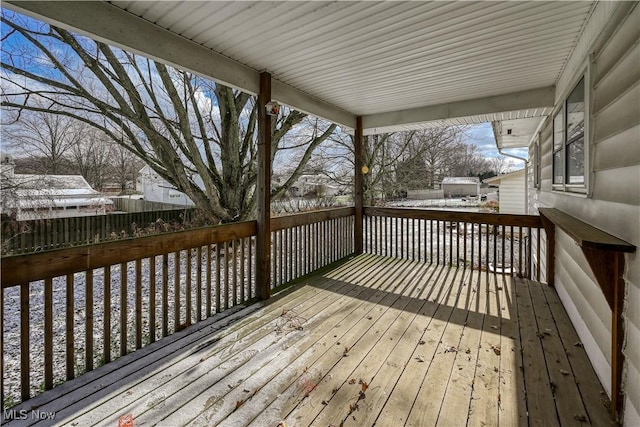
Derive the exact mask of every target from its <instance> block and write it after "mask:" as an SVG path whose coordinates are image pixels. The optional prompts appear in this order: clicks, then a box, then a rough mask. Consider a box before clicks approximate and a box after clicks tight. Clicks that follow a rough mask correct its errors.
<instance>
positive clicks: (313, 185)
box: [272, 174, 344, 197]
mask: <svg viewBox="0 0 640 427" xmlns="http://www.w3.org/2000/svg"><path fill="white" fill-rule="evenodd" d="M285 180H286V179H285V177H283V176H280V175H274V176H273V177H272V182H273V184H274V185H281V184H283V183H284V181H285ZM287 192H288V194H289V195H290V196H291V197H306V196H313V197H326V196H336V195H338V194H341V193H342V192H344V189H342V188H340V187H339V186H338V185H337V184H336V183H335V182H334V181H332V180H331V179H330V178H329V177H327V176H325V175H322V174H302V175H300V176H299V177H298V179H296V180H295V181H294V183H293V184H292V185H291V187H289V189H288V190H287Z"/></svg>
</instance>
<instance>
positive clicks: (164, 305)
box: [162, 254, 169, 337]
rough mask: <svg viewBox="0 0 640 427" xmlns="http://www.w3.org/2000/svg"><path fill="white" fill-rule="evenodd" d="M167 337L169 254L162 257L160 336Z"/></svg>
mask: <svg viewBox="0 0 640 427" xmlns="http://www.w3.org/2000/svg"><path fill="white" fill-rule="evenodd" d="M168 335H169V254H163V255H162V336H163V337H166V336H168Z"/></svg>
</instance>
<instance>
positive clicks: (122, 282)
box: [120, 262, 128, 356]
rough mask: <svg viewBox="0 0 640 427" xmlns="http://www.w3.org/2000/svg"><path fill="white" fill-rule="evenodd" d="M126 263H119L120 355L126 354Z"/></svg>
mask: <svg viewBox="0 0 640 427" xmlns="http://www.w3.org/2000/svg"><path fill="white" fill-rule="evenodd" d="M127 279H128V274H127V263H126V262H123V263H121V264H120V356H124V355H125V354H127Z"/></svg>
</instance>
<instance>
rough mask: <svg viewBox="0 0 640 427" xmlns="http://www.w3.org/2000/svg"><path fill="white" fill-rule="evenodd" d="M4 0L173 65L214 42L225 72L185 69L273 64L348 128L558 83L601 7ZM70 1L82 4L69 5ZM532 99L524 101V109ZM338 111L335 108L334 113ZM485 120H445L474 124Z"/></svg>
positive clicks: (244, 78)
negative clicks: (132, 29) (123, 24)
mask: <svg viewBox="0 0 640 427" xmlns="http://www.w3.org/2000/svg"><path fill="white" fill-rule="evenodd" d="M3 3H5V4H6V3H8V4H9V5H10V7H15V8H16V9H24V10H26V11H28V12H32V13H33V14H35V15H38V14H40V15H42V16H44V17H45V18H47V17H50V19H51V20H52V21H53V22H62V23H64V24H68V25H69V26H70V27H74V26H75V28H80V30H82V31H84V32H85V33H87V32H89V33H91V32H93V31H95V34H97V35H98V36H100V37H102V38H103V39H108V38H110V37H111V38H113V39H114V41H115V42H116V43H117V44H118V45H120V46H122V45H125V46H131V48H132V49H134V50H136V49H137V51H139V52H143V53H147V54H149V55H150V56H152V57H154V58H160V59H161V58H162V57H163V56H166V57H167V61H168V62H169V63H173V64H176V63H177V62H178V59H179V54H177V53H176V52H175V51H176V48H175V46H180V40H182V42H183V43H188V42H187V41H189V42H193V43H195V44H197V45H199V48H200V49H201V50H200V51H197V52H196V50H193V51H192V50H190V49H189V52H190V53H189V54H190V55H194V54H198V55H206V52H211V51H213V52H214V53H217V54H219V56H218V57H217V58H221V59H225V60H226V59H227V58H228V59H230V60H232V61H231V62H229V61H227V63H225V64H224V66H223V67H221V68H222V72H223V74H224V77H217V74H216V73H217V72H218V71H216V70H213V69H212V67H211V61H213V60H210V62H209V63H207V64H209V65H207V66H204V65H203V64H205V61H204V60H203V61H199V60H197V59H196V60H192V59H188V60H185V61H184V62H188V64H186V65H185V67H191V68H187V69H192V70H195V71H196V72H199V73H201V74H205V75H209V76H211V77H213V78H219V79H220V80H221V81H224V82H226V83H227V84H232V85H234V86H236V87H239V88H242V89H245V90H248V91H250V92H255V87H256V86H255V83H254V82H252V81H251V73H255V72H258V71H263V70H266V71H269V72H270V73H271V74H272V76H273V78H274V79H275V80H276V81H277V84H276V86H275V87H277V88H278V90H280V89H282V91H283V93H284V94H285V95H286V96H285V95H283V96H282V99H279V100H280V101H281V102H284V103H287V102H290V103H294V102H293V101H296V102H297V101H300V100H303V99H306V101H305V105H292V106H293V107H298V108H301V109H303V110H304V109H305V107H307V110H306V111H307V112H311V113H315V114H317V115H319V116H321V117H323V113H324V117H328V118H329V117H330V118H331V119H333V120H336V118H337V119H340V118H343V120H342V122H341V124H342V125H343V126H346V127H349V126H352V124H353V121H354V120H355V119H354V117H355V116H364V117H365V122H366V117H367V116H370V115H376V116H379V115H381V114H390V115H391V116H393V114H394V113H395V112H400V111H406V110H412V109H420V108H425V107H429V106H439V105H444V104H449V103H457V102H461V101H465V100H477V99H482V98H490V97H495V96H499V95H504V94H511V93H520V92H526V91H531V90H536V89H540V88H550V87H553V86H554V85H555V84H557V83H558V80H559V79H560V77H561V74H562V72H563V70H564V69H565V67H566V66H567V63H568V61H569V59H570V58H571V54H572V52H573V51H574V49H575V48H576V45H577V44H578V40H579V38H580V35H581V34H582V32H583V31H585V28H589V27H588V26H587V24H588V23H589V18H590V17H591V15H592V14H593V13H594V7H595V6H594V5H595V4H596V3H595V2H591V1H576V2H529V1H519V2H510V1H505V2H499V1H497V2H473V1H464V2H463V1H461V2H446V1H444V2H428V1H407V2H405V1H388V2H369V1H258V2H250V1H112V2H108V3H107V2H73V3H68V2H19V1H14V0H8V1H5V2H3ZM52 4H54V5H59V6H51V5H52ZM70 5H73V6H70ZM70 7H73V8H74V9H77V11H75V10H74V11H70V10H63V9H65V8H70ZM56 8H57V10H56ZM607 8H608V6H607V7H605V9H607ZM87 11H94V12H95V13H94V15H93V19H94V20H95V16H96V14H97V15H98V16H100V14H102V16H106V15H109V16H110V21H108V22H110V24H107V23H105V22H107V21H105V22H102V21H101V20H97V21H96V22H90V21H91V19H90V17H88V15H90V14H89V13H88V12H87ZM118 14H120V15H119V16H118ZM53 15H55V16H53ZM84 15H87V17H84ZM131 19H136V20H138V21H139V22H140V25H136V27H137V28H138V29H144V28H147V30H146V31H147V32H148V34H149V37H151V34H152V33H153V37H159V35H161V34H162V33H159V32H157V31H156V32H152V31H149V30H148V28H149V27H150V26H151V27H153V28H156V27H157V28H159V29H162V30H163V31H164V30H166V31H167V32H168V33H166V34H167V40H166V41H165V40H163V39H162V38H164V36H160V39H158V40H153V42H154V43H151V44H150V43H149V42H148V41H145V40H144V37H145V34H137V35H126V34H125V35H121V34H120V33H122V32H123V31H125V32H126V29H127V28H128V27H127V28H120V29H117V28H114V26H117V23H118V22H119V21H125V20H127V22H131V23H134V21H131ZM145 26H146V27H145ZM171 37H173V39H171V40H169V39H170V38H171ZM176 40H177V41H176ZM145 43H146V44H145ZM154 44H155V45H154ZM170 46H171V48H169V47H170ZM184 46H185V47H188V46H187V45H184ZM163 49H164V50H163ZM185 50H187V49H185ZM149 51H151V52H149ZM191 52H193V53H191ZM183 58H184V57H183ZM233 62H235V63H238V64H239V67H241V68H239V69H240V71H241V72H239V75H241V78H240V77H239V78H237V79H234V76H233V72H232V70H233ZM242 66H244V67H243V68H242ZM213 68H215V67H213ZM210 69H212V70H211V71H210V72H209V70H210ZM247 82H248V83H247ZM275 96H276V95H275V94H274V97H275ZM292 100H293V101H292ZM551 104H552V102H551ZM317 106H319V107H317ZM551 106H552V105H544V106H541V105H538V104H536V105H531V106H530V107H551ZM316 107H317V108H316ZM527 108H528V107H527V106H523V109H524V110H527ZM331 109H335V110H336V111H337V112H339V113H337V114H335V115H332V114H330V110H331ZM531 111H536V113H535V114H540V113H541V111H545V110H544V109H538V110H527V111H526V112H523V113H522V114H524V115H525V116H526V117H531V116H530V114H532V113H531ZM327 112H329V114H327ZM496 114H498V113H496V112H495V111H490V114H488V115H487V117H483V121H484V119H485V118H486V119H487V120H489V121H495V117H496ZM505 114H511V115H513V114H520V113H518V112H514V111H507V112H506V113H505ZM391 116H390V117H391ZM414 116H415V115H414ZM394 117H395V116H394ZM481 117H482V116H481V115H472V116H465V117H462V118H453V117H445V118H442V119H440V120H454V119H456V120H461V121H462V122H464V123H467V122H471V123H476V122H477V120H480V118H481ZM418 119H419V117H416V120H415V121H414V122H412V123H401V122H398V123H395V124H396V125H397V127H396V128H397V129H400V128H402V127H407V126H410V127H411V126H414V125H416V124H422V125H424V123H425V122H423V121H421V120H418ZM426 121H429V120H426ZM378 122H379V121H378ZM393 125H394V123H391V122H390V123H388V124H386V125H384V126H378V127H376V129H393ZM368 132H371V129H370V130H369V131H368Z"/></svg>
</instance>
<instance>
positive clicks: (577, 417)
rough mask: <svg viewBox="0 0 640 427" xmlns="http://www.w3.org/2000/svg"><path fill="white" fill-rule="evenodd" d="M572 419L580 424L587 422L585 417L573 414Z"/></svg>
mask: <svg viewBox="0 0 640 427" xmlns="http://www.w3.org/2000/svg"><path fill="white" fill-rule="evenodd" d="M573 418H575V419H576V421H580V422H581V423H586V422H587V417H586V416H584V415H581V414H575V415H574V416H573Z"/></svg>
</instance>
